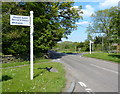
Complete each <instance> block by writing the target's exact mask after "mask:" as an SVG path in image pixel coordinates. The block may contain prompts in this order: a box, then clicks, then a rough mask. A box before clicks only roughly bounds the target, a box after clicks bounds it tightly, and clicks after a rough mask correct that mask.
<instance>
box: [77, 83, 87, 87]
mask: <svg viewBox="0 0 120 94" xmlns="http://www.w3.org/2000/svg"><path fill="white" fill-rule="evenodd" d="M78 83H79V84H80V85H81V86H82V87H87V85H86V84H85V83H83V82H78Z"/></svg>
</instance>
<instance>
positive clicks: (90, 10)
mask: <svg viewBox="0 0 120 94" xmlns="http://www.w3.org/2000/svg"><path fill="white" fill-rule="evenodd" d="M85 7H86V8H85V9H82V11H83V14H82V15H83V16H91V15H92V14H94V11H95V9H94V8H93V7H92V6H91V5H86V6H85Z"/></svg>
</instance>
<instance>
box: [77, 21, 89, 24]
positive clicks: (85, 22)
mask: <svg viewBox="0 0 120 94" xmlns="http://www.w3.org/2000/svg"><path fill="white" fill-rule="evenodd" d="M76 24H77V25H88V24H90V22H88V21H83V22H76Z"/></svg>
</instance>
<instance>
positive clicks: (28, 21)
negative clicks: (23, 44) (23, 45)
mask: <svg viewBox="0 0 120 94" xmlns="http://www.w3.org/2000/svg"><path fill="white" fill-rule="evenodd" d="M10 25H22V26H30V79H31V80H33V32H34V27H33V11H30V16H20V15H10Z"/></svg>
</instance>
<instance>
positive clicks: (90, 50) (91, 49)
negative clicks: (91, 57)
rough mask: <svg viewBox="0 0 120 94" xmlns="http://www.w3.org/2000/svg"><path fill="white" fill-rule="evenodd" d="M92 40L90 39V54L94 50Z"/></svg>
mask: <svg viewBox="0 0 120 94" xmlns="http://www.w3.org/2000/svg"><path fill="white" fill-rule="evenodd" d="M92 43H93V42H92V41H91V40H90V54H91V52H92Z"/></svg>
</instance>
